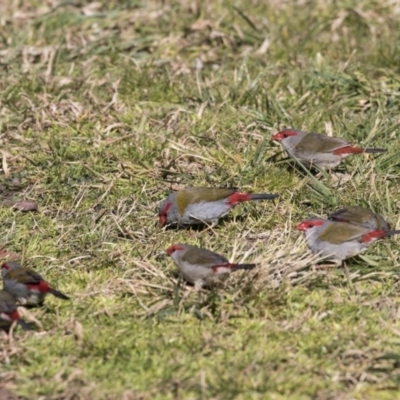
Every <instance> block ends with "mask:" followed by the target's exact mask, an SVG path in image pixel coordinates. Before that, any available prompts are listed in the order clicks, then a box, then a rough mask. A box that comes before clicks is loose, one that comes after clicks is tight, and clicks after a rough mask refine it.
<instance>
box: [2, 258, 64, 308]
mask: <svg viewBox="0 0 400 400" xmlns="http://www.w3.org/2000/svg"><path fill="white" fill-rule="evenodd" d="M1 275H2V276H3V286H4V289H5V290H7V291H8V292H9V293H10V294H11V295H13V296H14V298H15V299H16V300H18V301H19V302H20V304H23V305H24V304H26V305H41V304H43V302H44V299H45V297H46V295H47V294H48V293H50V294H52V295H53V296H56V297H58V298H60V299H63V300H69V297H68V296H66V295H65V294H63V293H61V292H59V291H58V290H56V289H53V288H52V287H51V286H50V285H49V284H48V283H47V282H46V281H45V280H44V279H43V277H42V276H41V275H39V274H38V273H37V272H35V271H34V270H32V269H30V268H26V267H22V266H21V265H20V264H19V263H18V262H16V261H7V262H5V263H3V264H2V266H1Z"/></svg>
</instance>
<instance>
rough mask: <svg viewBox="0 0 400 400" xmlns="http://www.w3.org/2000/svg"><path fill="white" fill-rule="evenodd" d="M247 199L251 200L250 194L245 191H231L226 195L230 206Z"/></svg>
mask: <svg viewBox="0 0 400 400" xmlns="http://www.w3.org/2000/svg"><path fill="white" fill-rule="evenodd" d="M249 200H251V196H250V195H249V194H247V193H233V194H231V195H230V196H229V197H228V202H229V204H230V205H231V206H235V205H236V204H239V203H242V202H243V201H249Z"/></svg>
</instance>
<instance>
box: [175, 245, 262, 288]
mask: <svg viewBox="0 0 400 400" xmlns="http://www.w3.org/2000/svg"><path fill="white" fill-rule="evenodd" d="M167 254H168V255H169V256H170V257H171V258H172V259H173V260H174V262H175V264H176V265H177V266H178V268H179V271H180V272H181V274H182V277H183V279H184V280H185V281H187V282H189V283H192V284H193V285H194V287H195V289H201V288H202V287H203V286H213V285H215V284H217V283H219V282H220V281H221V279H223V278H224V277H226V276H227V275H228V274H230V273H231V272H234V271H238V270H240V269H244V270H250V269H253V268H255V267H256V264H232V263H230V262H229V261H228V260H227V259H226V258H225V257H223V256H221V255H219V254H217V253H214V252H212V251H210V250H207V249H203V248H200V247H196V246H191V245H188V244H174V245H172V246H170V247H169V248H168V250H167Z"/></svg>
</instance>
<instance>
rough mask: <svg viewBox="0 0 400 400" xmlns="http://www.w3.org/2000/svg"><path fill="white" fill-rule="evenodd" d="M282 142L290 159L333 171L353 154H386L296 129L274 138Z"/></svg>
mask: <svg viewBox="0 0 400 400" xmlns="http://www.w3.org/2000/svg"><path fill="white" fill-rule="evenodd" d="M272 140H275V141H277V142H280V143H281V144H282V146H283V148H284V149H285V150H286V152H287V153H288V155H289V157H291V158H294V159H297V160H299V161H301V162H302V163H304V164H305V165H308V166H317V167H320V168H326V169H332V168H335V167H337V166H338V165H339V164H340V162H341V161H342V159H344V158H346V157H348V156H351V155H353V154H361V153H384V152H385V151H386V150H385V149H371V148H365V149H364V148H361V147H355V146H353V145H352V144H351V143H350V142H348V141H347V140H346V139H341V138H336V137H331V136H328V135H323V134H320V133H308V132H303V131H299V130H296V129H286V130H284V131H281V132H278V133H276V134H275V135H273V136H272Z"/></svg>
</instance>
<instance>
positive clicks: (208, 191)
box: [175, 187, 238, 214]
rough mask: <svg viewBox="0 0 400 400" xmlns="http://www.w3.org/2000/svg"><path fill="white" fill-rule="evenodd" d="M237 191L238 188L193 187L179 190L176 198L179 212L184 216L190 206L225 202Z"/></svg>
mask: <svg viewBox="0 0 400 400" xmlns="http://www.w3.org/2000/svg"><path fill="white" fill-rule="evenodd" d="M237 191H238V189H237V188H205V187H192V188H186V189H182V190H179V191H178V192H176V195H175V198H176V204H177V207H178V210H179V212H180V213H181V214H183V213H184V211H185V209H186V207H187V206H188V205H189V204H196V203H202V202H205V201H218V200H223V199H226V198H227V197H229V196H230V195H231V194H233V193H235V192H237Z"/></svg>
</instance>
